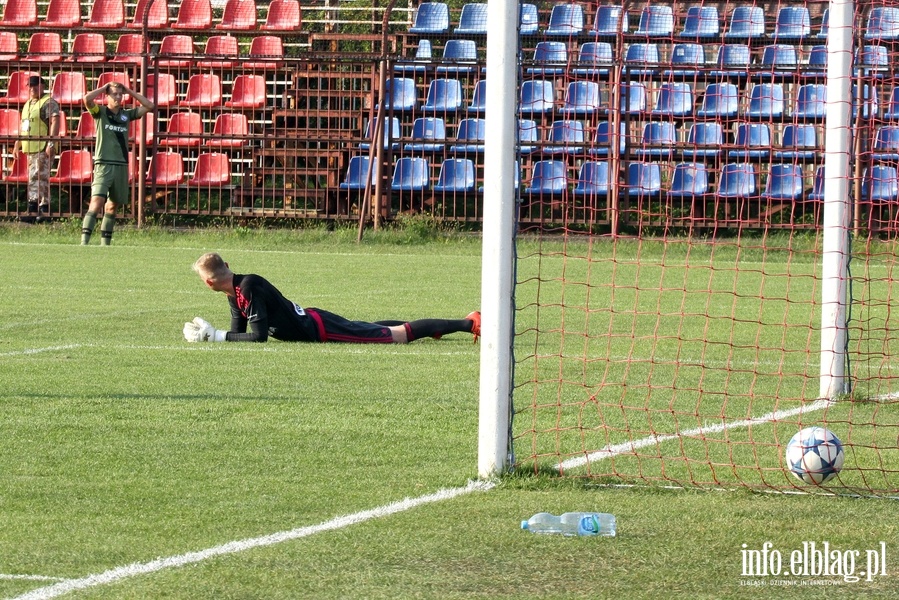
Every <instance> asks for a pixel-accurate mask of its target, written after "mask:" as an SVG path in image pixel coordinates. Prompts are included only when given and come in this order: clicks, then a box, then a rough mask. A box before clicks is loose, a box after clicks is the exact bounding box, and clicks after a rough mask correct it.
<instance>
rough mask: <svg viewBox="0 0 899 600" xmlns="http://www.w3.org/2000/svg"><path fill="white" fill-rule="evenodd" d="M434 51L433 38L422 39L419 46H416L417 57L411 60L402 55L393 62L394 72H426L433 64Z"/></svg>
mask: <svg viewBox="0 0 899 600" xmlns="http://www.w3.org/2000/svg"><path fill="white" fill-rule="evenodd" d="M433 57H434V56H433V52H432V49H431V40H426V39H423V38H422V39H420V40H418V46H416V48H415V57H414V58H412V59H411V60H410V59H409V58H406V57H401V58H398V59H397V60H396V62H394V63H393V72H394V73H400V74H413V75H414V74H415V73H424V72H425V71H427V70H428V67H430V66H431V64H432V62H433V61H432V59H433Z"/></svg>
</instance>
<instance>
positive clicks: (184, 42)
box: [156, 34, 194, 69]
mask: <svg viewBox="0 0 899 600" xmlns="http://www.w3.org/2000/svg"><path fill="white" fill-rule="evenodd" d="M193 57H194V38H193V36H189V35H182V34H170V35H167V36H165V37H164V38H162V42H161V43H160V45H159V58H158V60H157V61H156V62H157V64H158V65H159V66H160V67H163V68H165V69H187V68H188V67H190V66H191V64H192V63H193Z"/></svg>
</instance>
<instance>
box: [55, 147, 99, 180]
mask: <svg viewBox="0 0 899 600" xmlns="http://www.w3.org/2000/svg"><path fill="white" fill-rule="evenodd" d="M93 175H94V164H93V160H92V159H91V153H90V150H84V149H82V150H63V151H62V152H61V153H60V154H59V162H58V163H57V167H56V174H55V175H51V176H50V183H63V184H66V183H67V184H70V185H73V184H74V185H82V184H87V183H90V182H91V180H92V179H93Z"/></svg>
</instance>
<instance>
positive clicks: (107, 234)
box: [100, 215, 115, 246]
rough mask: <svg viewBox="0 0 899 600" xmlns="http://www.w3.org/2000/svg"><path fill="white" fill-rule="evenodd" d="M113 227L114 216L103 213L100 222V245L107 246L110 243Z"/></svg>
mask: <svg viewBox="0 0 899 600" xmlns="http://www.w3.org/2000/svg"><path fill="white" fill-rule="evenodd" d="M113 227H115V217H111V216H109V215H103V221H102V222H101V223H100V245H101V246H108V245H110V244H111V243H112V229H113Z"/></svg>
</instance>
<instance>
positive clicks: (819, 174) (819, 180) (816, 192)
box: [808, 165, 824, 202]
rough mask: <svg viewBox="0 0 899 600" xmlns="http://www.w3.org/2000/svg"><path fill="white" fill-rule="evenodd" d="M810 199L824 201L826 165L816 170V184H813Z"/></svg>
mask: <svg viewBox="0 0 899 600" xmlns="http://www.w3.org/2000/svg"><path fill="white" fill-rule="evenodd" d="M808 199H809V200H814V201H817V202H821V201H822V200H824V165H821V166H820V167H817V168H816V169H815V182H814V183H813V184H812V191H811V192H810V193H809V195H808Z"/></svg>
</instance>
